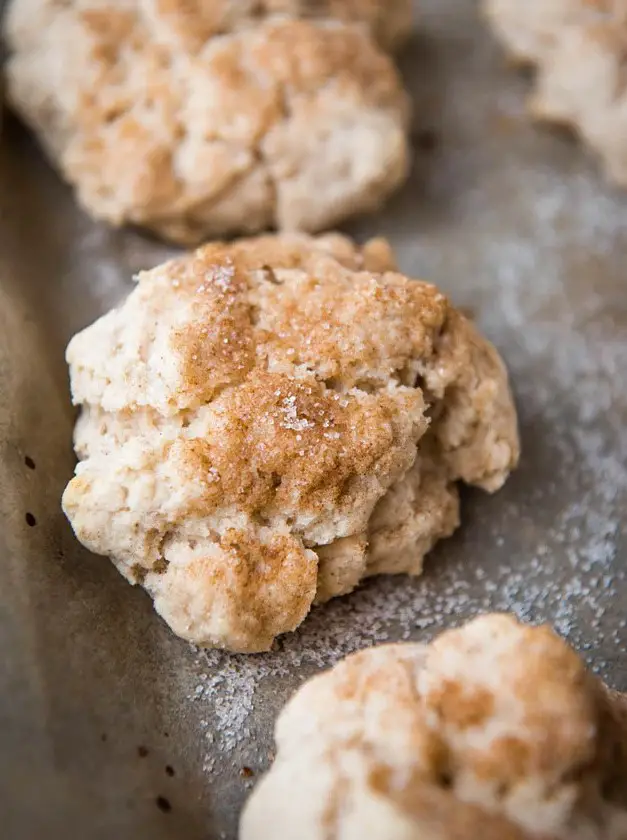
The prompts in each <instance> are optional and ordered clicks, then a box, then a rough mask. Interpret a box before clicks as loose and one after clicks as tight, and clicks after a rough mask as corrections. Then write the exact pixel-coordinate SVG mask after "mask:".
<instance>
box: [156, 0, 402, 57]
mask: <svg viewBox="0 0 627 840" xmlns="http://www.w3.org/2000/svg"><path fill="white" fill-rule="evenodd" d="M145 5H146V6H147V7H148V8H149V9H150V10H151V11H152V13H153V14H154V16H155V18H156V19H157V20H159V22H160V26H162V27H163V37H164V38H172V39H176V40H178V41H180V42H181V43H184V44H185V46H186V47H187V48H189V49H191V50H197V49H200V48H201V47H202V46H203V44H205V43H206V42H207V41H208V40H209V39H210V38H213V37H214V36H216V35H223V34H225V33H229V32H233V31H234V30H237V29H241V28H250V27H252V26H255V25H257V24H258V23H259V22H261V21H263V20H265V19H266V18H268V17H271V16H273V15H281V16H286V17H290V18H297V19H301V18H308V19H311V18H314V19H316V18H321V19H326V20H338V21H343V22H346V23H358V24H362V25H364V26H366V27H367V28H368V29H369V31H370V32H371V33H372V35H373V36H374V37H375V39H376V40H377V41H378V42H379V43H380V44H381V45H382V46H383V47H385V48H386V49H393V48H395V47H397V46H398V45H399V44H400V43H402V42H403V41H404V40H405V38H406V37H407V35H408V33H409V31H410V29H411V17H412V2H411V0H147V2H146V3H145Z"/></svg>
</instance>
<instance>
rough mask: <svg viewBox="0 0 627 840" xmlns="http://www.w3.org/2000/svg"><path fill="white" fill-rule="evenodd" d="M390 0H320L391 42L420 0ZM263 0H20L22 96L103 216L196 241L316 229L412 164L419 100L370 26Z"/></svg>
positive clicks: (21, 108)
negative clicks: (410, 137)
mask: <svg viewBox="0 0 627 840" xmlns="http://www.w3.org/2000/svg"><path fill="white" fill-rule="evenodd" d="M387 5H388V6H389V10H390V11H389V15H388V16H386V15H385V14H384V5H383V3H382V2H379V1H378V0H371V2H367V1H366V0H361V2H357V0H355V2H353V3H350V2H339V0H337V1H336V2H323V3H322V4H319V5H318V4H316V6H317V7H318V8H319V11H320V12H321V13H322V14H323V15H324V14H327V13H329V14H331V13H338V14H340V13H341V12H342V11H343V13H344V17H347V18H349V19H360V18H363V19H364V20H366V21H369V22H371V24H372V28H373V30H374V32H375V34H378V35H379V36H380V37H381V38H382V39H384V40H386V42H388V43H389V42H390V41H397V40H398V39H399V38H400V36H401V33H402V32H403V31H405V29H406V22H407V21H406V12H407V9H406V5H407V4H406V3H405V2H402V3H400V2H399V3H394V2H393V3H391V4H387ZM256 7H259V4H256V3H252V2H240V0H237V2H222V3H220V2H217V3H216V2H214V1H213V0H211V2H210V0H206V1H205V2H200V0H196V2H191V3H190V2H183V0H169V1H168V0H125V2H119V0H115V2H113V0H70V2H64V3H60V2H56V0H13V3H12V5H11V7H10V9H9V12H8V19H7V23H6V27H5V29H6V38H7V42H8V46H9V51H10V55H9V60H8V64H7V68H6V74H7V82H8V94H9V98H10V101H11V102H12V104H13V107H14V108H15V109H16V110H17V111H18V112H19V113H20V114H21V116H22V117H23V118H24V120H25V121H26V122H27V123H28V124H29V125H30V126H31V127H32V128H33V130H34V131H35V132H36V134H37V135H38V137H39V138H40V140H41V142H42V143H43V146H44V148H45V149H46V151H47V153H48V155H49V157H50V158H51V160H52V161H54V162H55V163H56V164H57V165H58V167H59V169H60V170H61V172H62V173H63V175H64V177H65V178H66V179H67V180H68V181H69V182H70V184H72V186H73V187H74V188H75V190H76V194H77V196H78V200H79V202H80V203H81V204H82V205H83V206H84V207H85V208H86V209H87V210H88V211H89V212H91V213H92V214H93V215H94V216H96V217H97V218H100V219H104V220H105V221H107V222H109V223H110V224H112V225H122V224H124V223H132V224H136V225H140V226H143V227H147V228H150V229H152V230H154V231H155V232H157V233H158V234H160V235H162V236H164V237H166V238H168V239H171V240H174V241H178V242H182V243H197V242H199V241H201V240H204V239H206V238H207V237H208V236H222V235H227V234H232V233H237V232H252V231H258V230H261V229H264V228H268V227H278V228H283V229H290V230H307V231H313V230H319V229H322V228H329V227H331V226H333V225H334V224H335V223H337V222H339V221H340V220H341V219H344V218H345V217H347V216H349V215H352V214H355V213H362V212H365V211H369V210H371V209H374V208H376V207H377V206H379V205H380V204H381V202H382V201H383V200H384V199H385V198H386V197H387V196H388V195H389V194H390V193H391V192H392V191H393V190H394V189H395V188H396V187H397V186H398V185H399V184H400V183H401V182H402V181H403V180H404V178H405V176H406V173H407V168H408V146H407V139H406V129H407V124H408V116H409V100H408V97H407V95H406V94H405V92H404V90H403V88H402V84H401V80H400V77H399V75H398V73H397V71H396V68H395V67H394V65H393V63H392V60H391V59H390V58H389V57H388V56H387V55H386V54H385V53H384V52H383V51H382V50H381V49H380V48H379V47H378V46H377V45H376V44H375V42H374V41H373V40H372V38H371V36H370V34H369V32H368V28H367V27H365V26H357V25H355V24H350V23H346V22H342V21H338V20H333V19H327V18H324V17H323V18H319V19H303V20H298V19H294V18H286V17H283V16H279V17H276V16H273V15H271V14H270V15H268V14H266V13H267V12H271V11H273V10H275V9H276V10H277V11H293V12H294V13H299V12H300V13H305V11H306V10H308V9H309V10H311V9H313V8H314V6H312V5H311V4H310V3H305V2H294V1H292V2H287V1H286V0H284V2H276V3H271V2H268V3H264V4H261V7H260V9H261V11H260V17H258V18H254V14H253V13H254V10H255V8H256ZM253 18H254V25H253ZM401 21H404V23H402V22H401ZM386 22H387V23H386ZM388 24H389V26H388Z"/></svg>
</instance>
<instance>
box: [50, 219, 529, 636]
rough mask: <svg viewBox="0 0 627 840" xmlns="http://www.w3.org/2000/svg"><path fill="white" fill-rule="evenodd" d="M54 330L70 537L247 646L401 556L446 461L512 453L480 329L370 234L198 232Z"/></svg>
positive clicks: (470, 471) (444, 479) (440, 502)
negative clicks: (65, 394)
mask: <svg viewBox="0 0 627 840" xmlns="http://www.w3.org/2000/svg"><path fill="white" fill-rule="evenodd" d="M138 281H139V282H138V287H137V288H136V289H135V290H134V291H133V292H132V293H131V294H130V295H129V297H128V298H127V300H126V301H125V303H124V304H123V305H122V306H121V307H120V308H119V309H116V310H113V311H112V312H110V313H108V314H107V315H105V316H104V317H102V318H101V319H100V320H98V321H96V323H95V324H93V325H92V326H91V327H88V328H87V329H86V330H84V331H83V332H82V333H79V334H78V335H77V336H75V338H74V339H73V340H72V342H71V343H70V345H69V347H68V351H67V359H68V362H69V364H70V371H71V381H72V394H73V399H74V402H75V403H76V404H77V405H80V406H82V415H81V418H80V419H79V421H78V423H77V427H76V434H75V446H76V450H77V453H78V454H79V457H80V458H81V459H82V460H81V462H80V463H79V465H78V467H77V470H76V477H75V478H74V479H73V480H72V481H71V482H70V484H69V485H68V487H67V489H66V491H65V495H64V498H63V504H64V508H65V511H66V513H67V515H68V517H69V518H70V520H71V522H72V525H73V527H74V530H75V532H76V534H77V536H78V538H79V539H80V540H81V541H82V542H83V543H84V544H85V545H87V546H88V547H89V548H90V549H92V550H93V551H95V552H97V553H99V554H106V555H109V556H110V557H112V558H113V560H114V562H115V563H116V565H117V566H118V568H119V569H120V571H121V572H122V574H124V575H125V576H126V577H127V579H128V580H130V581H132V582H139V583H142V584H143V585H144V586H145V587H146V589H148V591H149V592H150V593H151V594H152V596H153V598H154V600H155V606H156V608H157V610H158V611H159V612H160V613H161V615H162V616H163V617H164V618H165V619H166V620H167V621H168V623H169V624H170V625H171V626H172V628H173V629H174V630H175V632H176V633H178V634H179V635H181V636H183V637H185V638H188V639H190V640H192V641H195V642H198V643H201V644H207V645H218V646H223V647H227V648H231V649H234V650H241V651H257V650H264V649H266V648H268V647H269V646H270V645H271V643H272V640H273V638H274V637H275V636H276V635H277V634H278V633H281V632H285V631H288V630H292V629H294V628H295V627H296V626H297V625H298V624H299V623H300V622H301V621H302V620H303V618H304V617H305V615H306V614H307V612H308V611H309V609H310V607H311V604H312V602H313V601H314V599H315V600H317V601H325V600H327V599H328V598H331V597H333V596H334V595H339V594H343V593H346V592H350V591H351V589H353V588H354V587H355V586H356V585H357V583H358V582H359V581H360V580H361V579H362V578H364V577H366V576H368V575H374V574H379V573H382V572H393V573H400V572H409V573H411V574H419V573H420V571H421V569H422V560H423V557H424V554H425V553H426V552H427V551H428V550H429V549H430V548H431V547H432V545H433V544H434V543H435V542H436V541H437V540H438V539H440V538H441V537H445V536H448V535H449V534H450V533H451V532H452V531H453V529H454V528H455V527H456V525H457V524H458V517H459V514H458V500H457V490H456V486H455V482H456V481H457V480H458V479H463V480H464V481H466V482H468V483H470V484H475V485H477V486H480V487H483V488H485V489H487V490H490V491H492V490H496V489H497V488H498V487H500V485H501V484H502V483H503V481H504V480H505V478H506V476H507V474H508V472H509V471H510V469H511V468H512V467H513V466H514V465H515V464H516V462H517V459H518V435H517V428H516V416H515V411H514V407H513V403H512V398H511V395H510V391H509V388H508V384H507V376H506V372H505V369H504V366H503V364H502V362H501V360H500V358H499V356H498V354H497V353H496V351H495V350H494V348H493V347H492V346H491V345H490V344H489V343H488V342H487V341H486V340H485V339H483V338H482V337H481V336H479V334H478V333H477V331H476V330H475V328H474V327H473V326H472V324H470V323H469V322H468V321H467V320H466V319H465V318H464V317H463V316H462V315H461V314H459V313H458V312H457V311H456V310H455V309H453V308H452V307H451V305H450V303H449V302H448V300H447V299H446V298H445V297H444V295H442V294H441V293H440V292H438V290H437V289H435V288H434V287H433V286H430V285H428V284H426V283H421V282H418V281H412V280H408V279H407V278H406V277H404V276H403V275H401V274H399V273H398V272H397V271H396V270H395V267H394V259H393V256H392V254H391V251H390V249H389V246H388V245H387V243H385V242H383V241H381V240H373V241H371V242H369V243H367V244H366V245H365V246H363V247H361V248H360V247H357V246H356V245H354V244H353V243H352V242H350V240H348V239H345V238H343V237H341V236H337V235H330V236H325V237H320V238H317V239H313V238H310V237H306V236H302V235H291V236H288V235H284V236H277V237H272V236H268V237H261V238H258V239H251V240H240V241H238V242H235V243H233V244H231V245H225V244H222V243H213V244H210V245H207V246H205V247H203V248H201V249H199V250H198V251H196V252H195V253H194V254H191V255H189V256H185V257H182V258H181V259H178V260H174V261H172V262H168V263H165V264H164V265H162V266H159V267H158V268H155V269H154V270H152V271H149V272H145V273H143V274H140V275H139V278H138Z"/></svg>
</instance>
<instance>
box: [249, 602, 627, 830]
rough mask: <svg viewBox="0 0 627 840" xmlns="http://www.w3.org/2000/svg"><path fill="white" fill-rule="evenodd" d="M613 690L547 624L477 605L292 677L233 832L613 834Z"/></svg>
mask: <svg viewBox="0 0 627 840" xmlns="http://www.w3.org/2000/svg"><path fill="white" fill-rule="evenodd" d="M626 711H627V701H626V700H625V698H624V697H623V696H622V695H617V694H613V693H611V692H609V691H608V690H607V689H606V688H605V687H604V686H603V685H602V684H601V683H600V682H599V681H598V680H597V679H596V678H595V677H594V676H592V675H591V674H589V673H588V672H587V671H586V669H585V667H584V665H583V663H582V662H581V660H580V659H579V658H578V656H577V655H576V654H575V653H574V651H572V650H571V649H570V648H569V647H568V646H567V645H566V644H565V643H564V642H563V641H562V640H561V639H560V638H559V637H558V636H556V635H555V634H554V633H553V632H552V631H551V630H550V629H549V628H547V627H539V628H538V627H525V626H523V625H521V624H518V623H517V621H516V620H515V619H513V618H511V617H509V616H505V615H488V616H483V617H481V618H478V619H475V620H474V621H471V622H470V623H469V624H467V625H465V626H464V627H462V628H461V629H459V630H452V631H448V632H445V633H443V634H442V635H441V636H440V637H439V638H437V639H436V640H435V641H434V642H432V643H431V644H430V645H427V646H424V645H418V644H397V645H387V646H382V647H378V648H373V649H371V650H367V651H362V652H360V653H357V654H354V655H353V656H350V657H348V658H347V659H345V660H344V661H343V662H341V663H340V664H339V665H337V666H336V667H335V668H334V669H332V670H331V671H329V672H327V673H325V674H322V675H320V676H317V677H314V678H313V679H312V680H310V681H309V682H308V683H306V684H305V685H304V686H303V687H302V688H301V689H300V690H299V691H298V692H297V693H296V695H295V696H294V697H293V698H292V700H291V701H290V702H289V703H288V704H287V706H286V707H285V709H284V710H283V712H282V713H281V715H280V717H279V719H278V722H277V726H276V741H277V757H276V761H275V763H274V766H273V767H272V769H271V770H270V772H269V773H268V775H267V776H266V777H265V779H263V780H262V781H261V782H260V784H259V786H258V788H257V789H256V790H255V791H254V793H253V795H252V797H251V799H250V801H249V803H248V805H247V807H246V809H245V811H244V815H243V819H242V824H241V830H240V837H241V839H242V840H266V838H270V837H281V838H284V840H321V839H322V838H324V840H345V838H353V837H368V838H369V840H476V838H479V837H481V838H484V837H485V838H491V839H492V840H534V838H535V839H536V840H538V838H539V839H540V840H558V838H559V840H583V838H585V840H609V838H612V840H622V838H625V837H627V785H626V784H625V779H626V778H627V715H626Z"/></svg>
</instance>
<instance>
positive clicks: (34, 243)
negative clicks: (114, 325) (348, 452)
mask: <svg viewBox="0 0 627 840" xmlns="http://www.w3.org/2000/svg"><path fill="white" fill-rule="evenodd" d="M420 6H421V14H420V18H419V21H418V23H417V27H416V35H415V38H414V39H413V41H412V43H411V44H410V46H409V48H408V50H407V51H406V54H405V56H404V58H403V61H402V66H403V72H404V74H405V77H406V80H407V83H408V85H409V87H410V89H411V91H412V94H413V96H414V99H415V103H416V106H415V109H416V114H415V131H414V140H415V146H416V165H415V169H414V172H413V174H412V177H411V179H410V181H409V183H408V184H407V186H406V187H405V188H404V189H403V190H402V191H401V192H400V194H399V195H397V196H396V197H395V198H394V199H393V201H392V202H391V203H390V204H389V205H388V207H387V208H386V210H385V211H384V212H382V213H380V214H379V215H378V216H376V217H372V218H369V219H367V220H363V221H361V222H359V223H357V224H353V225H351V226H349V227H348V228H347V230H348V231H349V232H350V233H352V234H354V235H355V236H357V237H359V238H364V237H366V236H369V235H375V234H383V235H387V236H388V237H389V238H390V239H391V241H392V242H393V244H394V246H395V247H396V250H397V252H398V255H399V258H400V264H401V266H402V267H403V268H404V269H405V270H406V271H407V272H408V273H410V274H413V275H415V276H421V277H424V278H425V279H430V280H433V281H435V282H437V283H438V284H440V285H441V286H442V288H443V289H445V290H446V291H447V292H448V293H450V294H451V296H452V297H453V299H454V300H455V301H456V302H457V303H458V304H459V305H461V306H463V307H466V308H467V309H470V310H471V311H472V312H473V314H474V317H475V318H476V319H477V321H478V322H479V323H480V325H481V326H482V328H483V329H484V330H485V331H486V333H487V334H488V335H489V336H490V337H491V338H492V340H493V341H494V342H495V343H496V344H497V346H498V347H499V348H500V350H501V351H502V353H503V355H504V356H505V358H506V360H507V362H508V365H509V368H510V371H511V376H512V382H513V385H514V389H515V392H516V397H517V401H518V406H519V411H520V420H521V431H522V440H523V459H522V464H521V467H520V469H519V470H518V471H517V473H516V474H515V475H514V476H513V477H512V478H511V480H510V481H509V483H508V484H507V485H506V487H505V488H504V490H502V491H501V492H500V493H498V494H497V495H495V496H492V497H490V496H487V495H485V494H483V493H481V492H479V491H477V492H474V491H468V492H465V493H464V496H463V527H462V528H461V530H460V531H459V532H458V533H457V534H456V536H455V537H453V538H452V539H450V540H448V541H447V542H446V543H444V544H442V545H441V546H440V547H439V548H438V549H437V550H436V551H434V552H433V554H432V555H431V557H430V559H429V561H428V563H427V571H426V574H425V576H424V578H422V579H420V580H416V581H412V580H408V579H407V578H396V579H391V578H389V579H378V580H372V581H370V582H368V583H367V584H366V585H365V586H364V587H362V588H361V589H360V591H359V592H357V593H355V594H353V595H351V596H349V597H347V598H343V599H339V600H337V601H335V602H332V603H331V604H329V605H327V606H325V607H322V608H318V609H316V610H315V611H314V612H313V613H312V615H311V616H310V618H309V619H308V620H307V621H306V622H305V624H304V625H303V627H302V629H300V630H299V631H298V632H297V633H295V634H292V635H290V636H288V637H285V638H283V639H281V640H280V641H279V643H278V644H277V647H276V650H275V651H273V652H272V653H271V654H268V655H264V656H258V657H248V658H247V657H243V656H229V655H227V654H224V653H216V652H209V653H205V652H202V651H196V650H193V649H191V648H189V647H188V646H187V645H186V644H185V643H183V642H181V641H179V640H178V639H176V638H174V637H173V636H172V635H171V633H170V632H169V631H168V629H167V628H166V626H165V624H163V623H162V622H161V621H160V620H159V619H158V618H157V616H156V615H155V614H154V613H153V612H152V609H151V607H150V602H149V600H148V598H147V596H145V595H144V594H143V593H142V592H141V591H140V590H139V589H133V588H131V587H129V586H128V585H127V584H125V583H124V581H123V580H122V578H121V577H120V576H119V575H118V574H117V573H116V572H115V570H114V569H113V567H112V566H110V564H109V563H108V562H107V561H106V560H104V559H102V558H96V557H93V556H91V555H89V554H88V552H86V551H85V550H84V549H82V548H81V547H80V546H79V545H78V544H77V543H76V542H75V540H74V539H73V537H72V534H71V531H70V529H69V526H68V525H67V523H66V522H65V520H64V518H63V516H62V514H61V512H60V509H59V498H60V495H61V492H62V489H63V487H64V484H65V482H66V481H67V480H68V478H69V477H70V475H71V472H72V469H73V463H74V459H73V455H72V452H71V445H70V439H71V428H72V422H73V414H72V410H71V409H70V406H69V400H68V394H67V379H66V370H65V364H64V361H63V352H64V347H65V344H66V342H67V340H68V339H69V338H70V336H71V335H72V333H73V332H75V331H76V330H77V329H79V328H81V327H83V326H85V325H86V324H88V323H89V322H90V321H92V320H93V319H94V318H95V317H97V316H98V315H99V314H101V313H102V312H104V311H106V310H107V309H108V308H109V307H110V306H111V305H113V304H115V303H116V302H117V301H119V300H120V299H121V298H122V297H123V296H124V295H125V294H126V293H127V291H128V289H129V287H130V277H131V274H132V272H133V271H135V270H137V269H138V268H140V267H141V268H144V267H149V266H151V265H154V264H156V263H157V262H159V261H160V260H161V259H162V258H164V257H165V256H167V255H168V254H169V251H168V249H167V248H165V247H164V246H163V245H160V244H158V243H155V242H153V241H150V240H149V239H146V238H144V237H142V236H141V235H139V234H137V233H134V232H129V231H125V232H113V231H109V230H107V229H106V228H104V227H103V226H101V225H98V224H95V223H94V222H92V221H90V220H89V219H88V218H86V217H85V216H84V215H83V214H82V213H81V212H80V211H79V210H78V209H77V208H76V207H75V205H74V204H73V202H72V199H71V196H70V193H69V191H68V189H67V188H66V187H65V186H63V185H62V184H61V183H60V182H59V180H58V178H57V177H56V176H55V175H54V174H53V173H52V171H51V170H50V169H49V168H48V166H47V165H46V164H45V162H44V161H43V160H42V158H41V155H40V153H39V152H38V150H37V148H36V147H35V145H34V144H33V142H32V141H31V140H30V138H29V137H28V136H27V135H26V134H25V132H24V131H23V130H22V129H21V128H20V127H19V126H17V125H16V124H15V123H14V122H12V121H10V120H5V125H4V128H3V138H2V147H1V161H0V185H1V186H0V203H1V216H0V394H1V399H0V487H1V488H2V492H1V493H0V513H1V515H2V527H1V528H0V638H1V640H2V648H1V650H2V652H1V654H0V817H1V819H2V836H3V837H4V838H6V840H39V838H42V837H46V838H56V837H62V836H65V837H67V836H72V837H77V838H81V840H105V838H106V840H110V838H113V837H115V838H116V840H131V838H132V839H133V840H143V838H146V840H162V838H164V839H165V838H177V839H178V840H182V839H183V838H185V840H197V838H203V839H206V838H211V840H214V838H215V840H217V838H234V837H235V836H236V825H237V817H238V814H239V811H240V809H241V805H242V803H243V801H244V799H245V797H246V795H247V794H248V792H249V789H250V788H251V786H252V785H253V784H254V782H255V780H256V778H257V777H258V775H259V773H260V771H262V770H263V769H264V768H265V767H266V766H267V764H268V761H269V759H270V756H271V751H272V723H273V720H274V718H275V716H276V713H277V711H278V709H279V708H280V707H281V706H282V704H283V703H284V701H285V699H286V698H287V697H288V696H289V695H290V694H291V693H292V691H293V690H294V689H295V688H296V687H297V686H298V685H299V684H300V683H301V682H302V681H303V680H304V679H305V678H306V677H307V676H309V675H310V674H311V673H313V672H315V671H316V670H319V669H321V668H323V667H327V666H328V665H330V664H331V663H332V662H334V661H335V660H336V659H337V658H338V657H340V656H342V655H344V654H345V653H347V652H349V651H351V650H353V649H356V648H359V647H363V646H366V645H370V644H373V643H375V642H378V641H384V640H385V641H387V640H395V639H405V638H411V639H428V638H430V637H431V636H432V635H433V634H434V633H435V632H437V631H439V630H440V629H441V628H442V627H445V626H449V625H451V624H457V623H459V622H461V621H462V620H464V619H465V618H467V617H469V616H471V615H473V614H475V613H476V612H477V611H481V610H487V609H512V610H514V611H515V612H517V613H518V614H519V615H521V616H522V617H524V618H526V619H529V620H533V621H538V620H549V621H553V622H554V623H555V624H556V625H557V627H558V629H559V630H560V631H561V632H562V633H564V634H565V635H566V636H567V637H568V638H569V639H570V641H571V642H572V643H573V644H574V645H576V646H577V648H578V649H580V650H581V651H582V652H583V653H584V655H585V656H586V657H587V659H588V660H589V661H590V663H591V664H592V665H593V666H594V667H595V668H596V669H597V670H598V671H599V672H600V673H602V674H603V676H605V677H606V678H607V679H608V680H609V681H610V683H611V684H612V685H614V686H615V687H617V688H619V689H627V654H626V653H625V645H626V643H627V629H626V621H625V618H626V611H625V607H626V606H627V581H626V579H625V556H626V553H625V536H624V530H625V529H624V525H625V513H624V511H625V501H626V488H627V476H626V469H625V465H626V463H627V459H626V455H627V435H625V434H624V431H623V428H624V425H625V421H626V420H627V386H626V384H625V379H626V375H625V371H626V370H627V278H626V277H625V264H626V256H627V196H626V195H625V193H619V192H618V191H614V190H613V189H611V188H610V187H608V186H607V185H606V184H604V183H603V182H602V180H601V177H600V175H599V173H598V171H597V168H596V166H595V163H594V161H592V160H590V159H589V157H588V156H587V153H586V152H585V151H584V150H583V149H582V148H581V147H580V146H578V145H577V143H576V142H574V141H573V140H572V139H569V138H566V137H564V136H562V135H556V134H554V133H551V132H548V131H546V130H539V129H537V128H534V127H533V126H531V125H529V124H528V122H527V121H526V119H525V117H524V97H525V93H526V91H527V89H528V81H527V80H526V79H524V78H522V77H521V76H518V75H516V74H515V73H514V72H513V71H511V70H510V69H508V68H507V66H506V64H505V62H504V60H503V57H502V54H501V52H500V50H499V48H498V47H497V46H496V45H495V44H494V43H493V41H492V39H491V38H490V36H489V34H488V33H487V32H486V31H485V30H484V28H483V27H482V25H481V23H480V22H479V20H478V18H477V14H476V6H475V3H473V2H462V0H430V2H427V0H422V2H421V3H420Z"/></svg>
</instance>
